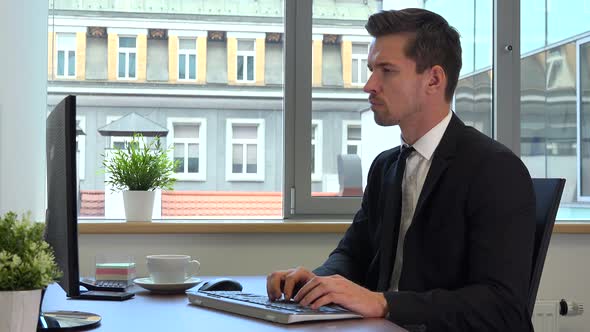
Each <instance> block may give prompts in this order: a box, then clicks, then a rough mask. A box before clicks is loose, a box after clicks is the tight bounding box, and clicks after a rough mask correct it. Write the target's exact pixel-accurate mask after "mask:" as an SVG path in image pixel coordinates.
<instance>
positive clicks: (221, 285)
mask: <svg viewBox="0 0 590 332" xmlns="http://www.w3.org/2000/svg"><path fill="white" fill-rule="evenodd" d="M199 290H200V291H241V290H242V285H241V284H240V283H239V282H237V281H236V280H233V279H230V278H217V279H213V280H210V281H207V282H206V283H204V284H203V286H201V287H199Z"/></svg>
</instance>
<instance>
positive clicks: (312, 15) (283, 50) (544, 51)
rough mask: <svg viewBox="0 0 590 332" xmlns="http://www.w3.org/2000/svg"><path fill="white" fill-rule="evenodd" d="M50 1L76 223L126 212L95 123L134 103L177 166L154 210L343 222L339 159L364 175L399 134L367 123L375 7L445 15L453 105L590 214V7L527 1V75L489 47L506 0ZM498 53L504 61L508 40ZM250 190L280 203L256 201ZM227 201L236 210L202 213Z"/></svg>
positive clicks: (575, 210) (506, 16) (345, 202)
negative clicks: (104, 169) (71, 134)
mask: <svg viewBox="0 0 590 332" xmlns="http://www.w3.org/2000/svg"><path fill="white" fill-rule="evenodd" d="M51 3H52V4H51V5H50V11H51V18H50V20H49V22H50V25H52V26H51V27H50V32H52V33H53V34H51V33H50V39H49V40H48V42H49V43H50V45H51V50H50V52H49V53H48V56H50V57H54V58H53V59H50V60H49V61H48V66H49V67H48V72H49V75H48V76H49V77H50V81H49V83H48V94H49V97H48V108H49V109H52V108H53V106H54V105H55V104H56V103H57V102H58V101H59V100H61V99H62V98H63V97H64V96H65V94H66V93H71V94H76V95H77V96H78V109H79V114H82V115H83V116H84V117H85V127H86V130H85V131H86V135H87V136H85V139H86V140H87V142H88V144H87V146H86V151H85V154H86V158H85V159H86V160H87V161H88V163H87V164H86V168H87V171H86V172H85V178H84V179H83V181H81V183H80V186H81V191H82V192H83V197H84V199H86V197H90V196H91V197H92V201H91V204H90V203H89V204H87V205H85V204H83V205H82V209H81V215H82V216H83V217H84V216H89V215H90V214H85V213H87V210H85V207H86V206H89V205H92V206H98V207H100V206H102V211H101V210H100V209H95V210H93V212H92V215H93V216H98V217H101V216H109V217H113V218H122V216H123V214H122V210H121V211H118V210H117V211H115V212H112V210H113V209H118V207H113V206H112V205H109V204H110V203H109V204H104V200H105V199H104V195H105V190H107V188H105V185H104V174H102V173H101V172H100V162H99V161H100V160H101V154H102V153H104V151H105V149H109V148H111V147H121V148H122V147H124V146H125V141H126V140H127V138H120V137H118V136H114V137H111V136H102V135H101V134H99V133H98V132H97V128H100V127H102V126H104V125H105V124H106V123H108V122H109V121H112V120H113V118H111V117H110V115H117V117H122V116H125V115H127V114H129V113H132V112H135V113H138V114H142V115H144V116H145V117H146V118H148V119H149V120H150V121H147V122H144V123H143V124H142V126H147V127H143V129H145V130H148V131H149V130H152V129H153V130H159V131H161V130H166V129H167V130H168V135H167V136H166V137H165V139H164V140H163V141H164V142H166V144H167V146H169V147H174V150H173V152H172V155H171V157H170V158H173V159H175V160H178V161H179V162H180V165H179V168H178V169H177V178H178V181H177V182H176V184H175V186H174V190H173V191H169V192H164V193H162V196H161V200H160V201H157V203H156V205H157V206H158V207H159V209H160V214H161V216H162V218H175V217H179V216H181V217H187V218H208V217H215V218H223V217H224V216H237V215H239V216H243V215H248V216H258V217H265V218H266V217H270V218H283V217H285V218H294V217H297V216H299V215H315V216H321V215H331V216H334V215H341V216H342V217H343V218H348V217H349V216H350V215H351V214H352V213H354V212H355V211H356V210H357V209H358V206H359V204H360V201H361V197H360V196H358V195H357V196H356V197H343V196H340V192H341V190H340V189H341V188H340V183H339V174H338V172H339V170H338V157H339V155H341V154H357V155H359V156H360V159H361V168H362V172H361V173H362V174H363V179H362V180H363V181H365V179H364V177H366V173H367V172H368V169H369V167H370V164H371V162H372V161H373V159H374V158H375V156H376V155H377V154H378V153H379V152H381V151H383V150H386V149H389V148H392V147H394V146H396V145H398V144H399V139H400V132H399V128H397V127H380V126H377V125H376V124H375V123H374V120H373V114H372V112H371V110H370V109H369V105H368V103H367V94H366V93H364V92H363V91H362V87H363V85H364V84H365V82H366V81H367V79H368V78H369V77H370V76H369V73H368V72H367V70H366V62H367V60H366V59H367V58H366V56H367V51H368V45H369V43H370V41H371V39H372V38H371V37H370V36H368V34H367V32H366V30H365V28H364V25H365V23H366V19H367V17H368V16H369V15H371V14H373V13H375V12H376V11H379V10H381V9H385V10H387V9H401V8H403V7H404V6H424V7H425V8H426V9H429V10H432V11H435V12H437V13H439V14H441V15H443V16H444V17H445V18H446V19H447V20H448V21H449V23H450V24H451V25H453V26H454V27H456V28H457V30H458V31H459V33H460V35H461V42H462V46H463V59H462V60H463V68H462V71H461V73H460V77H459V83H458V87H457V90H456V94H455V96H454V99H453V104H452V105H453V110H454V111H455V113H456V114H457V115H458V116H459V117H460V118H461V119H462V120H463V121H464V122H465V123H466V124H468V125H471V126H473V127H475V128H476V129H478V130H480V131H482V132H483V133H485V134H486V135H488V136H490V137H494V138H496V139H498V140H500V141H502V142H504V143H506V144H507V145H508V146H509V147H511V148H513V149H514V150H515V151H518V150H519V147H520V150H521V151H520V152H519V153H521V156H522V159H523V160H524V162H525V164H526V165H527V167H528V168H529V171H530V172H531V174H533V176H535V177H555V176H560V177H565V178H567V184H566V190H565V192H564V198H563V199H562V209H561V210H560V215H559V216H560V217H561V218H566V219H567V218H570V217H571V216H582V217H579V218H584V217H583V213H586V212H585V211H590V208H589V204H590V202H588V199H587V197H589V195H590V189H589V188H590V184H589V182H588V181H589V180H588V179H590V174H589V173H588V171H587V169H590V167H586V166H587V165H588V163H589V162H588V153H587V151H588V150H590V148H589V147H588V141H589V140H590V138H589V137H590V134H588V132H589V130H588V128H587V127H588V126H586V122H588V121H587V118H588V117H589V116H590V115H588V106H587V102H586V99H587V98H588V97H587V94H588V89H587V86H588V82H587V80H586V78H587V77H588V74H587V71H588V69H587V63H588V61H586V60H584V59H586V58H587V57H588V55H587V54H588V41H587V39H586V38H589V35H590V26H589V25H590V23H588V22H590V21H588V20H584V19H583V18H584V17H585V16H584V13H587V7H588V5H587V3H586V1H583V0H574V1H572V2H571V4H570V3H568V5H567V6H555V4H554V3H553V2H551V1H549V2H548V1H545V0H521V2H520V3H521V11H520V12H521V14H522V18H521V27H522V36H521V45H522V47H521V48H520V56H521V62H520V71H518V70H514V66H515V65H516V67H517V68H518V65H517V64H515V62H514V61H511V62H510V63H507V62H502V61H506V58H507V57H508V56H500V57H499V56H497V55H496V56H494V54H493V53H494V51H493V50H494V43H500V42H501V41H502V40H507V39H510V38H509V37H510V36H508V35H509V33H506V32H505V31H503V30H502V29H503V28H505V27H506V26H507V24H506V23H507V22H508V23H510V22H512V20H511V15H512V12H513V11H510V10H504V9H497V10H499V11H501V12H500V13H499V14H497V15H496V16H494V10H495V8H499V7H502V8H505V7H504V6H508V5H510V4H511V3H513V2H500V1H498V2H496V3H495V6H494V5H493V4H494V2H493V1H492V0H487V1H475V0H458V1H454V2H452V3H449V2H448V1H442V0H429V1H418V2H416V1H394V2H392V1H387V2H385V1H375V0H369V1H359V2H354V1H336V2H329V1H328V2H326V1H319V0H317V1H313V0H297V1H291V0H288V1H280V0H276V1H275V0H271V1H238V0H235V1H231V0H230V1H225V2H224V4H225V5H224V6H222V7H219V8H215V9H214V10H213V9H211V8H212V7H211V6H210V3H209V2H194V3H193V2H191V3H190V4H187V5H186V6H184V5H183V6H178V5H177V4H175V3H174V2H169V1H165V0H154V1H149V2H141V1H128V2H124V1H110V0H94V1H90V2H86V3H85V5H84V6H77V5H76V4H75V3H74V2H72V1H69V0H53V1H52V2H51ZM552 3H553V5H551V4H552ZM562 7H563V8H562ZM567 13H569V14H567ZM66 14H67V15H66ZM138 18H141V19H138ZM506 20H507V21H506ZM494 21H496V22H499V23H497V24H496V28H495V29H493V27H494ZM494 31H499V33H500V35H499V36H497V38H494V36H493V32H494ZM539 31H540V33H539ZM514 46H515V49H516V50H518V47H517V45H514ZM59 52H62V53H59ZM495 52H496V53H497V54H500V55H506V54H508V53H507V52H508V51H504V46H501V48H500V49H499V50H497V51H495ZM60 54H62V55H60ZM580 59H582V60H580ZM506 71H508V75H506ZM518 73H520V87H521V89H520V90H521V91H520V92H521V93H520V101H521V121H520V133H521V137H511V136H510V135H511V134H510V133H511V132H514V133H515V134H513V135H515V136H516V135H517V134H516V132H517V131H512V130H509V129H507V128H512V127H510V126H513V125H516V126H518V121H512V122H510V121H508V122H507V121H506V120H505V119H506V116H507V115H508V116H510V115H512V114H515V112H514V109H518V106H517V105H518V96H517V97H516V98H514V101H515V102H514V105H512V104H511V105H509V106H503V105H506V104H505V100H507V99H509V98H510V97H507V96H508V95H510V94H514V93H515V92H516V93H517V91H518V86H517V85H518V83H519V80H518V79H516V80H514V79H511V77H510V75H518ZM585 73H586V74H585ZM73 77H75V78H76V79H77V80H76V82H68V81H67V80H64V79H61V78H73ZM56 78H59V79H56ZM74 83H75V84H74ZM179 83H182V84H179ZM512 85H514V86H512ZM506 91H507V92H506ZM126 125H127V126H130V124H126ZM205 127H206V128H207V130H205ZM127 129H128V128H127ZM507 133H508V134H507ZM384 138H385V139H384ZM519 138H520V139H521V141H520V143H521V144H520V146H519V144H518V140H519ZM356 194H358V193H356ZM101 195H102V196H101ZM101 197H102V198H101ZM254 197H265V202H267V201H266V199H268V202H269V204H270V203H272V204H273V205H272V206H273V208H272V209H267V208H266V207H265V206H264V207H263V208H261V209H258V208H253V207H258V205H257V204H258V203H257V204H250V203H252V201H253V200H254ZM101 199H102V205H101V201H100V200H101ZM222 201H223V202H225V201H231V202H237V203H235V206H233V205H232V206H228V207H227V208H224V209H213V208H212V209H207V208H205V206H206V204H205V202H210V204H212V205H211V206H213V205H215V204H218V203H219V202H222ZM258 202H260V200H259V201H258ZM83 203H84V202H83ZM86 203H88V202H86ZM239 204H245V205H239ZM221 205H223V206H226V205H224V204H221ZM238 206H249V208H248V209H246V210H244V209H239V208H238ZM232 211H233V212H232ZM265 211H266V212H265ZM268 211H272V213H270V212H268ZM564 212H567V215H565V214H564ZM576 218H577V217H576ZM579 218H578V219H579ZM574 219H575V218H574ZM587 219H588V218H587Z"/></svg>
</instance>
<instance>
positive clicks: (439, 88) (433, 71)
mask: <svg viewBox="0 0 590 332" xmlns="http://www.w3.org/2000/svg"><path fill="white" fill-rule="evenodd" d="M446 86H447V74H446V73H445V70H444V69H443V67H441V66H439V65H434V66H433V67H432V68H430V70H429V74H428V76H427V82H426V92H427V93H428V94H439V93H440V94H442V95H443V96H444V94H445V88H446Z"/></svg>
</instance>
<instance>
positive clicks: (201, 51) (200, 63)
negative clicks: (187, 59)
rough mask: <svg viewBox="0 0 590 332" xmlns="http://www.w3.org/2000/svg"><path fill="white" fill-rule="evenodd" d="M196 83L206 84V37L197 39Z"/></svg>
mask: <svg viewBox="0 0 590 332" xmlns="http://www.w3.org/2000/svg"><path fill="white" fill-rule="evenodd" d="M197 83H198V84H206V83H207V36H202V37H198V38H197Z"/></svg>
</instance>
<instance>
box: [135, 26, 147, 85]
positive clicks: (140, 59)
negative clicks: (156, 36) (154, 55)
mask: <svg viewBox="0 0 590 332" xmlns="http://www.w3.org/2000/svg"><path fill="white" fill-rule="evenodd" d="M146 78H147V35H137V81H138V82H145V81H146Z"/></svg>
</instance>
